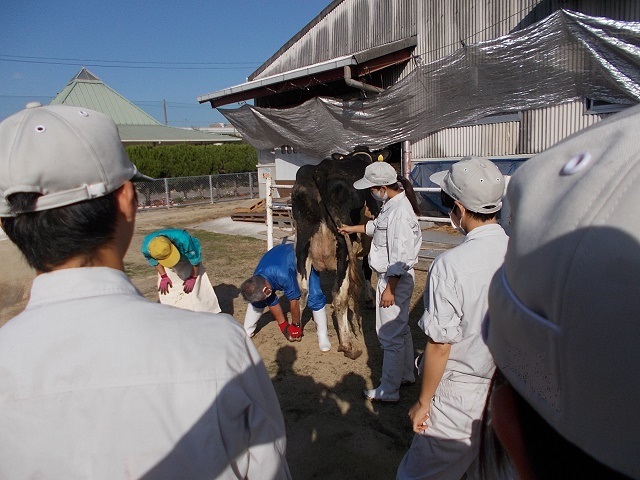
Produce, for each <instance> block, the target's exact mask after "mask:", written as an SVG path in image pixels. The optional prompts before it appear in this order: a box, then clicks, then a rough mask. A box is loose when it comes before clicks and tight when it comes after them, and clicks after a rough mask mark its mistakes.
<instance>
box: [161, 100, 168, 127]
mask: <svg viewBox="0 0 640 480" xmlns="http://www.w3.org/2000/svg"><path fill="white" fill-rule="evenodd" d="M162 106H163V107H164V124H165V125H169V123H168V122H167V101H166V100H165V99H164V98H163V99H162Z"/></svg>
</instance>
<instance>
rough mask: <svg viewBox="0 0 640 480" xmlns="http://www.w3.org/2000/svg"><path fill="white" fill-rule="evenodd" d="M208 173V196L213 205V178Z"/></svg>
mask: <svg viewBox="0 0 640 480" xmlns="http://www.w3.org/2000/svg"><path fill="white" fill-rule="evenodd" d="M211 177H212V176H211V175H209V197H210V198H211V204H212V205H213V179H212V178H211Z"/></svg>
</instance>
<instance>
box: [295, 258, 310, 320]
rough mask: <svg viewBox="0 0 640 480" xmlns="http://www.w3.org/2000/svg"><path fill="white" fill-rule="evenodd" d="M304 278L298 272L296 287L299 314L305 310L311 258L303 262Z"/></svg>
mask: <svg viewBox="0 0 640 480" xmlns="http://www.w3.org/2000/svg"><path fill="white" fill-rule="evenodd" d="M305 273H306V275H305V276H302V275H301V274H300V272H298V285H299V286H300V313H302V312H303V311H304V309H305V308H307V300H308V298H309V275H310V274H311V257H307V260H306V262H305Z"/></svg>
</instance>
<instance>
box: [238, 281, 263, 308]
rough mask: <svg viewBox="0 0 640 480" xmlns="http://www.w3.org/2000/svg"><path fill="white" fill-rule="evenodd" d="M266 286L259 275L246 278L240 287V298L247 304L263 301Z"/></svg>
mask: <svg viewBox="0 0 640 480" xmlns="http://www.w3.org/2000/svg"><path fill="white" fill-rule="evenodd" d="M266 286H267V281H266V280H265V278H264V277H261V276H260V275H253V276H251V277H249V278H247V279H246V280H245V281H244V282H242V285H240V293H241V294H242V298H244V299H245V301H247V302H249V303H254V302H259V301H261V300H264V291H263V290H264V287H266Z"/></svg>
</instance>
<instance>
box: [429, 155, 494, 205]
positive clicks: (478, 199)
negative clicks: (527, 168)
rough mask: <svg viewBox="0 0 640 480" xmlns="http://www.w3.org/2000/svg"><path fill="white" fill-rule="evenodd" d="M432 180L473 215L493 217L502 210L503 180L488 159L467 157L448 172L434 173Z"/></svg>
mask: <svg viewBox="0 0 640 480" xmlns="http://www.w3.org/2000/svg"><path fill="white" fill-rule="evenodd" d="M429 180H431V181H432V182H433V183H435V184H436V185H438V186H439V187H440V188H441V189H442V190H444V192H445V193H446V194H447V195H449V196H450V197H451V198H453V199H455V200H458V201H459V202H460V203H461V204H462V205H464V207H465V208H466V209H467V210H471V211H472V212H476V213H494V212H497V211H498V210H500V209H501V208H502V196H503V195H504V191H505V182H504V177H503V175H502V173H501V172H500V169H499V168H498V167H497V166H496V165H495V163H493V162H492V161H491V160H489V159H487V158H482V157H464V158H462V159H461V160H460V161H459V162H456V163H454V164H453V165H452V166H451V168H450V169H449V170H443V171H441V172H436V173H434V174H433V175H431V176H430V177H429Z"/></svg>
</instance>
